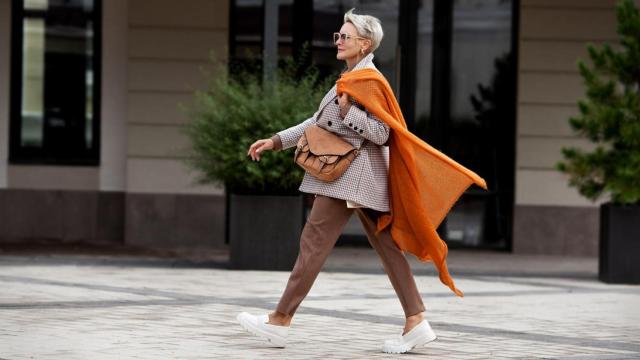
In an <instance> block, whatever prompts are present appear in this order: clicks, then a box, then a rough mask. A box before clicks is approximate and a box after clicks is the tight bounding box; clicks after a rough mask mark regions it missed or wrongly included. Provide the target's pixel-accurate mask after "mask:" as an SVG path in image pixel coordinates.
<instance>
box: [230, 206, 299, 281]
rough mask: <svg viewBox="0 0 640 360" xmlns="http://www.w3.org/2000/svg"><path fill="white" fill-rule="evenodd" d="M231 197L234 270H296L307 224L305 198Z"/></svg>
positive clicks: (231, 260)
mask: <svg viewBox="0 0 640 360" xmlns="http://www.w3.org/2000/svg"><path fill="white" fill-rule="evenodd" d="M229 196H230V198H229V210H228V216H229V221H228V224H229V232H228V236H229V245H230V252H231V254H230V266H231V268H233V269H243V270H291V269H293V265H294V263H295V261H296V258H297V256H298V250H299V248H300V233H301V232H302V227H303V225H304V220H305V219H304V204H303V197H302V196H301V195H297V196H263V195H256V196H252V195H235V194H231V195H229Z"/></svg>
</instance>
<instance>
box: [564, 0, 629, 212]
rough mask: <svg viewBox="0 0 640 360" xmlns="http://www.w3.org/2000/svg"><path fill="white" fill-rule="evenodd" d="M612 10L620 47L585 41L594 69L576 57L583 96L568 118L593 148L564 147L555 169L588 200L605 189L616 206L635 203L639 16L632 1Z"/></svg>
mask: <svg viewBox="0 0 640 360" xmlns="http://www.w3.org/2000/svg"><path fill="white" fill-rule="evenodd" d="M616 12H617V18H618V34H619V35H620V37H621V49H620V50H619V51H616V50H613V49H612V48H611V46H609V45H608V44H604V45H603V46H602V48H600V49H597V48H595V47H594V46H593V45H592V44H589V45H588V47H587V50H588V52H589V57H590V58H591V60H592V62H593V67H592V68H589V67H588V66H587V65H586V64H585V63H584V62H583V61H582V60H579V61H578V68H579V70H580V74H581V75H582V77H583V78H584V81H585V84H586V88H587V90H586V99H584V100H580V101H579V102H578V108H579V110H580V115H579V116H577V117H572V118H570V119H569V122H570V125H571V127H572V128H573V129H574V131H576V132H577V133H578V134H580V135H582V136H585V137H587V138H588V139H589V140H591V141H592V142H594V143H595V144H596V147H595V149H594V150H593V151H591V152H586V151H583V150H581V149H577V148H563V149H562V154H563V155H564V158H565V161H564V162H559V163H558V164H556V168H557V169H558V170H560V171H562V172H564V173H566V174H568V175H569V185H571V186H575V187H577V188H578V190H579V192H580V193H581V194H582V195H583V196H585V197H587V198H588V199H591V200H596V199H598V198H599V197H600V196H601V195H602V194H604V193H608V194H610V195H611V201H612V202H613V203H615V204H640V14H639V12H638V9H637V8H636V7H635V5H634V3H633V1H632V0H622V1H620V2H619V3H618V4H617V7H616Z"/></svg>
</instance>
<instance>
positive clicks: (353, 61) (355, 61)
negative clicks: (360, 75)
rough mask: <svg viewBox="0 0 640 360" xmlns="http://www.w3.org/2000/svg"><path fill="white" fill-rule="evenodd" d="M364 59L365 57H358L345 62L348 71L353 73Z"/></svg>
mask: <svg viewBox="0 0 640 360" xmlns="http://www.w3.org/2000/svg"><path fill="white" fill-rule="evenodd" d="M362 59H364V56H363V57H360V56H356V57H354V58H351V59H346V60H345V61H346V63H347V71H351V70H352V69H353V68H354V67H355V66H356V65H357V64H358V63H359V62H360V60H362Z"/></svg>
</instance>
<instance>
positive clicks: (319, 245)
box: [237, 9, 486, 353]
mask: <svg viewBox="0 0 640 360" xmlns="http://www.w3.org/2000/svg"><path fill="white" fill-rule="evenodd" d="M382 37H383V30H382V26H381V24H380V21H379V20H378V19H377V18H375V17H373V16H369V15H357V14H354V13H353V9H351V10H349V11H348V12H347V13H346V14H345V15H344V24H343V25H342V27H341V29H340V32H338V33H334V43H335V45H336V48H337V55H336V57H337V59H338V60H342V61H344V62H345V63H346V69H345V71H344V72H343V74H342V75H341V79H340V80H338V83H337V85H336V86H334V87H332V88H331V89H330V90H329V92H328V93H327V94H326V95H325V96H324V98H323V100H322V101H321V102H320V106H319V109H318V111H317V112H316V113H315V114H314V115H313V116H312V117H311V118H309V119H307V120H305V121H303V122H302V123H300V124H298V125H296V126H293V127H291V128H289V129H286V130H283V131H280V132H278V133H277V134H275V135H274V136H272V137H271V138H270V139H261V140H258V141H256V142H255V143H253V144H252V145H251V147H250V148H249V151H248V155H249V156H251V158H252V159H253V160H254V161H259V160H260V156H261V154H262V152H264V151H265V150H275V151H280V150H284V149H288V148H291V147H294V146H296V144H297V142H298V140H299V139H300V137H301V136H302V135H303V133H304V131H305V129H306V128H307V127H308V126H310V125H312V124H315V125H317V126H319V127H321V128H322V129H325V130H328V131H330V132H332V133H334V134H336V135H338V136H340V137H341V138H342V139H344V140H346V141H347V142H349V143H350V144H352V145H353V146H355V147H356V148H358V149H359V154H358V155H357V156H356V157H355V159H354V160H353V161H352V163H351V164H350V165H349V167H348V168H347V170H346V171H345V172H344V173H343V174H342V175H341V176H340V177H339V178H337V179H336V180H333V181H330V182H327V181H322V180H319V179H318V178H316V177H314V176H312V175H311V174H309V173H308V172H307V173H305V176H304V179H303V181H302V184H301V186H300V191H302V192H305V193H310V194H315V200H314V203H313V207H312V209H311V212H310V214H309V217H308V219H307V222H306V225H305V227H304V229H303V231H302V234H301V236H300V251H299V254H298V258H297V260H296V263H295V265H294V267H293V270H292V272H291V275H290V277H289V280H288V283H287V286H286V288H285V290H284V292H283V294H282V297H281V298H280V301H279V302H278V305H277V306H276V309H275V311H273V312H271V313H269V314H262V315H258V316H254V315H252V314H249V313H246V312H243V313H241V314H239V315H238V317H237V318H238V321H239V322H240V324H241V325H242V326H243V327H244V328H245V329H246V330H248V331H250V332H251V333H253V334H255V335H258V336H260V337H262V338H266V339H268V340H269V341H271V342H272V343H273V344H275V345H277V346H281V347H284V346H285V345H286V338H287V334H288V330H289V326H290V324H291V320H292V318H293V316H294V314H295V312H296V310H297V309H298V306H299V305H300V303H301V302H302V300H303V299H304V298H305V297H306V295H307V293H308V292H309V291H310V289H311V287H312V285H313V283H314V281H315V279H316V278H317V276H318V273H319V272H320V270H321V268H322V266H323V264H324V262H325V260H326V259H327V257H328V255H329V253H330V252H331V250H332V249H333V247H334V245H335V242H336V241H337V239H338V237H339V236H340V234H341V232H342V230H343V228H344V226H345V225H346V223H347V221H348V220H349V218H350V217H351V216H352V214H353V212H355V213H356V214H357V215H358V218H359V219H360V221H361V222H362V225H363V227H364V229H365V231H366V233H367V238H368V240H369V242H370V244H371V246H372V247H373V248H374V249H375V251H376V252H377V253H378V255H379V257H380V259H381V261H382V263H383V266H384V269H385V271H386V273H387V275H388V277H389V279H390V281H391V284H392V286H393V288H394V290H395V292H396V294H397V296H398V298H399V300H400V303H401V305H402V308H403V310H404V315H405V318H406V322H405V326H404V329H403V331H402V332H401V333H400V334H399V336H396V337H394V338H393V339H389V340H386V341H385V342H384V344H383V346H382V350H383V351H384V352H389V353H404V352H407V351H409V350H411V349H412V348H414V347H416V346H420V345H424V344H426V343H428V342H430V341H432V340H434V339H435V338H436V335H435V333H434V332H433V330H432V329H431V326H430V325H429V322H428V321H427V319H425V316H424V311H425V306H424V304H423V302H422V298H421V295H420V292H419V291H418V289H417V287H416V283H415V280H414V278H413V274H412V272H411V268H410V267H409V264H408V262H407V259H406V258H405V256H404V253H403V250H404V251H409V252H412V253H414V254H415V255H416V256H418V257H419V259H420V260H422V261H430V260H433V261H434V263H435V265H436V266H437V268H438V270H439V271H440V279H441V281H442V282H443V283H445V284H447V285H449V287H450V288H451V289H452V290H453V291H454V292H456V294H457V295H459V296H462V292H460V291H459V290H457V289H455V287H454V286H453V281H452V280H451V278H450V277H449V275H448V271H447V269H446V264H445V263H444V259H445V257H446V252H447V250H446V244H445V243H444V242H443V241H442V240H440V238H439V237H437V233H436V232H435V228H437V224H438V223H439V222H440V221H441V220H442V219H441V218H443V217H444V214H446V212H447V211H448V210H449V208H450V206H451V205H452V204H453V203H452V202H451V201H453V202H455V200H456V199H457V197H459V195H460V194H461V191H460V189H461V188H462V190H464V189H465V188H466V187H468V186H469V185H470V184H471V183H476V184H479V185H480V186H483V187H486V185H484V182H483V181H482V179H480V178H479V177H477V175H475V174H473V173H472V172H470V171H468V170H466V169H464V168H462V167H461V166H460V165H457V164H456V163H455V162H453V161H452V160H450V159H448V158H446V156H444V155H442V154H440V153H438V152H437V151H435V150H434V149H433V148H430V147H428V145H426V144H425V143H424V142H422V141H421V140H419V139H417V138H415V136H413V135H411V134H410V133H409V132H408V131H407V130H406V124H405V123H404V119H402V115H401V113H400V112H399V107H397V103H396V102H395V97H393V93H392V92H391V91H390V89H389V87H388V83H386V80H385V79H384V77H383V76H382V74H381V73H380V72H379V71H378V70H377V68H376V66H375V65H374V64H373V61H372V60H373V57H374V54H373V52H374V51H375V50H376V49H377V48H378V46H379V45H380V42H381V40H382ZM350 95H353V96H350ZM385 97H386V98H385ZM391 98H392V100H391ZM390 103H391V104H395V106H396V107H393V106H392V107H389V105H388V104H390ZM386 145H389V147H387V146H386ZM389 148H391V155H390V154H389ZM427 151H428V153H426V152H427ZM422 153H425V154H426V155H425V156H421V154H422ZM390 156H391V159H390V160H391V161H390V160H389V157H390ZM396 158H397V160H396ZM418 158H420V159H422V158H426V159H431V160H432V161H430V162H429V164H427V165H425V164H423V163H420V161H422V160H420V161H418V160H417V159H418ZM433 159H435V160H433ZM438 161H440V162H443V163H446V166H447V169H445V170H443V171H440V168H437V166H439V165H437V164H436V165H435V167H434V164H435V163H436V162H438ZM411 162H415V164H413V165H409V167H408V168H404V167H403V166H406V165H402V164H406V163H411ZM449 167H451V169H450V168H449ZM425 168H428V169H429V170H435V171H437V172H438V174H436V175H434V174H431V173H430V174H429V175H430V177H431V178H435V177H438V176H440V175H439V174H440V173H445V177H446V179H447V180H449V179H453V180H454V181H453V183H455V184H457V186H455V188H454V189H449V188H447V189H446V190H445V191H443V193H444V194H446V195H445V196H446V197H447V199H446V200H447V201H445V202H439V204H432V205H430V206H429V205H425V204H421V200H422V199H424V198H426V197H429V199H431V200H438V198H437V197H436V198H432V195H434V194H432V193H431V192H429V191H427V192H424V191H422V192H421V190H420V189H419V188H415V189H413V190H411V189H409V190H408V191H407V190H406V189H405V188H402V187H400V186H401V184H399V183H400V182H401V181H407V182H408V184H405V187H406V186H408V187H410V188H411V186H410V184H414V185H415V184H416V180H417V178H418V177H420V176H422V174H423V172H422V170H424V169H425ZM451 170H453V171H451ZM459 179H463V180H459ZM438 180H439V179H438ZM419 181H423V179H419ZM438 182H439V181H438ZM426 185H429V184H426ZM428 190H432V187H430V188H429V189H428ZM436 190H439V189H437V188H436ZM447 191H449V192H451V194H449V193H448V192H447ZM452 198H453V199H452ZM413 202H416V203H415V204H414V203H413ZM449 203H451V204H449ZM407 205H410V206H407ZM434 206H437V207H438V209H437V211H433V207H434ZM401 207H402V208H404V210H402V209H401ZM443 207H445V208H444V209H442V208H443ZM408 208H411V209H415V210H407V209H408ZM443 213H444V214H443ZM433 214H435V215H433ZM416 223H420V224H418V225H416ZM425 239H426V240H425Z"/></svg>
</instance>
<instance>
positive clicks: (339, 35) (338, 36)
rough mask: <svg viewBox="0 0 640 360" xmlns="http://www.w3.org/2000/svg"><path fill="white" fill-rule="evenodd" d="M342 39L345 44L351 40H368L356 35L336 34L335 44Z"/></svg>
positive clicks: (334, 35) (334, 36)
mask: <svg viewBox="0 0 640 360" xmlns="http://www.w3.org/2000/svg"><path fill="white" fill-rule="evenodd" d="M340 39H342V41H343V42H346V41H347V40H349V39H361V40H366V38H363V37H361V36H355V35H350V34H341V33H339V32H334V33H333V43H334V44H335V43H337V42H338V40H340Z"/></svg>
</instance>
